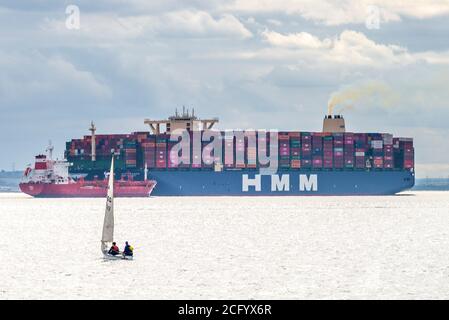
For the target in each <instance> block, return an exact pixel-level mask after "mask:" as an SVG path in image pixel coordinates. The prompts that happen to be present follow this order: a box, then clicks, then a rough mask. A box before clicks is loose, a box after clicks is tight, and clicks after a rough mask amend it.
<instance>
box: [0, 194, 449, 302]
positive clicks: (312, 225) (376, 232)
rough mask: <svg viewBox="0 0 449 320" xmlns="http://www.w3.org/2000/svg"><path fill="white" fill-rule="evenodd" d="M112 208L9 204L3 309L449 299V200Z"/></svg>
mask: <svg viewBox="0 0 449 320" xmlns="http://www.w3.org/2000/svg"><path fill="white" fill-rule="evenodd" d="M104 205H105V201H104V199H33V198H29V197H28V196H25V195H21V194H11V193H10V194H0V243H1V248H2V259H1V263H0V273H1V274H2V281H1V284H0V298H2V299H13V298H19V299H25V298H33V299H35V298H37V299H48V298H49V299H58V298H63V299H68V298H75V299H78V298H94V299H109V298H125V299H127V298H139V299H157V298H160V299H184V298H185V299H190V298H199V299H213V298H216V299H219V298H231V299H250V298H251V299H280V298H283V299H303V298H305V299H324V298H325V299H327V298H330V299H337V298H345V299H346V298H351V299H352V298H355V299H360V298H375V299H376V298H390V299H391V298H414V299H423V298H445V299H448V298H449V192H414V193H407V194H402V195H398V196H389V197H238V198H230V197H221V198H211V197H205V198H199V197H191V198H187V197H186V198H174V197H173V198H170V197H168V198H149V199H116V204H115V210H116V239H117V241H118V242H119V244H120V247H122V246H123V242H124V241H125V240H129V241H130V242H131V243H132V244H133V245H134V247H135V251H136V258H135V260H134V261H104V260H103V259H102V256H101V252H100V236H101V228H102V221H103V214H104Z"/></svg>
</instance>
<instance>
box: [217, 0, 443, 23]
mask: <svg viewBox="0 0 449 320" xmlns="http://www.w3.org/2000/svg"><path fill="white" fill-rule="evenodd" d="M372 5H374V6H377V7H378V8H379V13H380V17H379V18H380V21H381V22H391V21H399V20H401V17H412V18H421V19H423V18H431V17H435V16H440V15H447V14H449V2H448V1H447V0H437V1H427V0H415V1H408V0H399V1H393V0H345V1H333V0H300V1H298V0H276V1H273V0H235V1H233V2H232V3H227V4H225V5H223V6H222V10H225V11H232V12H246V13H255V12H262V13H267V12H272V13H274V12H280V13H286V14H290V15H298V16H301V17H303V18H305V19H307V20H311V21H314V22H319V23H323V24H325V25H342V24H350V23H358V24H363V23H365V21H366V19H367V16H368V15H369V12H368V11H367V8H368V6H372Z"/></svg>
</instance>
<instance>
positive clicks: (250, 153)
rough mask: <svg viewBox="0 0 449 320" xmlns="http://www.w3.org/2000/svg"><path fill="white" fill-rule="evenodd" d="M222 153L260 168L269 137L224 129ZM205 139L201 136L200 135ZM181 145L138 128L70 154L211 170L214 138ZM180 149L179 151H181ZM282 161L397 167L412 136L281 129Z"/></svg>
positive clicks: (81, 159) (285, 164) (409, 152)
mask: <svg viewBox="0 0 449 320" xmlns="http://www.w3.org/2000/svg"><path fill="white" fill-rule="evenodd" d="M222 137H223V138H222V139H221V140H220V142H222V148H223V149H222V150H221V151H222V154H223V156H224V157H223V158H224V168H225V169H235V168H240V169H243V168H248V169H257V168H258V167H263V166H265V167H266V166H267V165H259V162H258V160H259V155H268V154H269V151H270V136H269V134H268V133H266V132H264V133H258V136H256V137H255V138H254V139H255V141H256V145H254V142H250V141H249V139H248V137H244V135H243V134H238V135H236V136H233V135H229V134H228V135H225V133H224V132H222ZM201 140H202V139H201ZM183 141H184V143H185V145H183V146H182V150H189V152H188V153H187V152H185V153H183V152H181V151H176V150H175V149H173V148H174V146H175V145H176V144H177V143H178V142H177V141H170V136H169V135H166V134H160V135H151V134H149V133H148V132H137V133H133V134H130V135H97V136H96V144H95V148H96V161H95V162H92V160H91V142H92V140H91V137H90V136H85V137H84V139H73V140H71V141H69V142H67V144H66V154H65V155H66V157H67V159H68V160H69V161H70V162H73V163H74V171H77V170H79V171H82V170H88V169H89V168H91V167H94V168H97V169H98V168H102V167H104V168H105V169H107V168H108V166H109V163H110V156H111V153H114V154H115V155H116V158H117V162H116V165H117V167H118V169H122V170H133V169H140V168H143V167H144V166H145V165H147V167H148V168H150V169H172V170H176V169H180V168H196V169H209V170H210V169H212V168H213V163H214V160H218V158H217V157H218V156H217V155H215V154H214V152H213V150H212V148H211V146H210V144H211V141H201V142H199V143H193V137H192V133H190V142H192V143H190V147H189V145H188V141H187V140H185V139H184V140H183ZM176 152H177V153H176ZM278 152H279V153H278V155H277V156H278V164H279V168H280V169H285V170H289V169H309V170H310V169H312V168H313V169H315V170H332V169H337V170H343V169H350V170H351V169H356V170H370V169H377V170H393V169H412V168H413V167H414V148H413V140H412V139H409V138H393V136H392V135H391V134H379V133H350V132H348V133H311V132H279V134H278ZM198 157H201V159H198Z"/></svg>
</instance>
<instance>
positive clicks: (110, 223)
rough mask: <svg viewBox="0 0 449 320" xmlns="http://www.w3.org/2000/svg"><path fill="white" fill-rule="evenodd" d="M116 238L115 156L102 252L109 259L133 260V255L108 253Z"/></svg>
mask: <svg viewBox="0 0 449 320" xmlns="http://www.w3.org/2000/svg"><path fill="white" fill-rule="evenodd" d="M113 240H114V157H112V160H111V170H110V171H109V180H108V193H107V197H106V210H105V214H104V222H103V235H102V237H101V252H103V256H104V258H105V259H109V260H132V259H133V257H132V256H125V255H124V254H123V253H119V254H117V255H112V254H109V253H108V251H109V250H108V248H109V247H110V244H111V243H112V241H113Z"/></svg>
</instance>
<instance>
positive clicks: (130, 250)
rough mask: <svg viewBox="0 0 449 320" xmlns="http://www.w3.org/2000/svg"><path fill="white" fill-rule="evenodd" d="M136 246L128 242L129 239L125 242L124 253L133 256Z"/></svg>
mask: <svg viewBox="0 0 449 320" xmlns="http://www.w3.org/2000/svg"><path fill="white" fill-rule="evenodd" d="M133 251H134V248H133V247H132V246H131V245H130V244H129V243H128V241H126V242H125V249H124V250H123V255H125V256H131V257H132V256H133Z"/></svg>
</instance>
